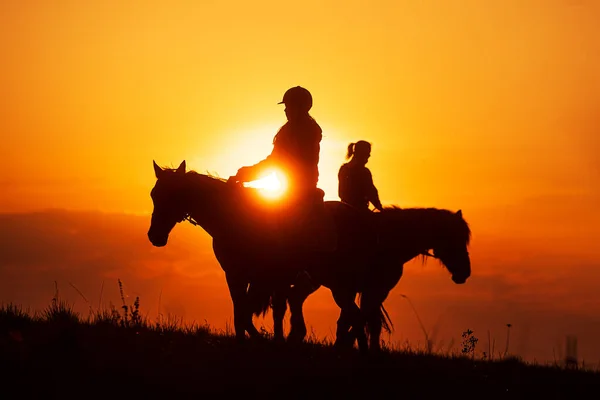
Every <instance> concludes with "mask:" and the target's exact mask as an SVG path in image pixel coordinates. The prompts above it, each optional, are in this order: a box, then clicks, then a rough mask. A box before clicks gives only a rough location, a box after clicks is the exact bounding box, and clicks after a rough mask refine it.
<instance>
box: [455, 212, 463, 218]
mask: <svg viewBox="0 0 600 400" xmlns="http://www.w3.org/2000/svg"><path fill="white" fill-rule="evenodd" d="M456 215H458V216H459V217H461V218H462V210H458V211H457V212H456Z"/></svg>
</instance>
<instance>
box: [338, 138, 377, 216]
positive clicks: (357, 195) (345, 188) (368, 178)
mask: <svg viewBox="0 0 600 400" xmlns="http://www.w3.org/2000/svg"><path fill="white" fill-rule="evenodd" d="M369 157H371V143H369V142H366V141H364V140H359V141H358V142H356V143H350V144H349V145H348V153H347V154H346V159H349V158H350V161H349V162H347V163H345V164H343V165H342V166H341V167H340V170H339V172H338V195H339V196H340V199H341V200H342V201H343V202H344V203H347V204H350V205H352V206H354V207H356V208H359V209H362V210H367V211H368V210H369V202H371V203H372V204H373V205H374V206H375V208H376V209H378V210H379V211H381V210H382V209H383V207H382V205H381V201H380V200H379V192H378V191H377V188H376V187H375V184H374V183H373V176H372V175H371V171H369V169H368V168H367V167H366V165H367V162H368V161H369Z"/></svg>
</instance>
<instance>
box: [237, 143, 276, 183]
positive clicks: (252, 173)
mask: <svg viewBox="0 0 600 400" xmlns="http://www.w3.org/2000/svg"><path fill="white" fill-rule="evenodd" d="M280 154H281V146H279V145H278V144H277V138H275V140H274V141H273V150H272V151H271V154H269V155H268V156H267V158H265V159H264V160H262V161H259V162H258V163H256V164H254V165H250V166H247V167H242V168H240V169H239V170H238V172H237V174H236V175H235V178H236V180H237V181H238V182H252V181H255V180H257V179H260V178H264V176H265V175H266V174H267V173H268V172H269V169H270V168H271V167H273V165H274V164H276V163H277V160H278V159H279V157H280Z"/></svg>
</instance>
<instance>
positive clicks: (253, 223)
mask: <svg viewBox="0 0 600 400" xmlns="http://www.w3.org/2000/svg"><path fill="white" fill-rule="evenodd" d="M153 164H154V171H155V175H156V178H157V181H156V184H155V186H154V188H153V189H152V191H151V193H150V196H151V198H152V201H153V204H154V210H153V212H152V218H151V222H150V228H149V230H148V239H149V240H150V242H151V243H152V244H153V245H154V246H157V247H162V246H165V245H166V244H167V242H168V237H169V233H170V232H171V230H172V229H173V228H174V227H175V225H176V224H177V223H179V222H183V221H185V220H187V221H190V222H192V223H194V224H197V225H200V226H201V227H202V228H203V229H204V230H205V231H206V232H207V233H208V234H209V235H211V236H212V238H213V252H214V254H215V256H216V258H217V260H218V261H219V264H220V266H221V268H222V269H223V271H224V272H225V278H226V281H227V286H228V289H229V292H230V296H231V299H232V302H233V313H234V330H235V335H236V338H237V339H239V340H243V339H244V338H245V334H246V332H247V333H248V334H249V335H250V336H251V337H254V338H256V337H261V336H262V335H261V334H260V333H259V332H258V330H257V329H256V327H255V326H254V324H253V323H252V315H253V314H254V315H258V314H259V313H261V312H263V311H264V310H265V309H266V308H267V307H268V306H269V302H270V301H273V303H274V304H280V303H281V301H280V299H282V300H283V301H284V306H285V301H286V300H285V297H282V296H278V295H277V294H278V293H281V292H283V291H285V288H287V287H289V286H290V285H292V283H293V282H294V281H295V280H296V276H297V275H298V274H299V272H301V271H302V270H303V269H304V268H305V266H306V265H310V264H311V263H314V262H317V260H319V259H320V257H317V256H316V255H317V254H325V253H326V252H327V251H331V250H330V249H332V248H333V247H332V246H331V244H329V245H328V243H331V242H332V240H334V239H335V237H333V239H332V236H335V235H334V234H335V232H333V234H332V233H331V232H328V231H327V229H325V230H324V232H325V234H324V235H321V236H320V237H319V236H318V235H317V238H316V239H317V240H316V243H308V246H307V245H306V244H305V243H300V244H299V245H296V244H295V243H286V242H285V238H284V239H283V243H282V236H281V235H280V234H279V233H280V230H278V229H277V227H276V223H277V218H276V217H277V212H274V211H273V210H271V209H270V208H271V206H265V205H264V202H261V201H260V199H258V196H259V195H258V191H257V190H256V189H252V188H247V187H242V186H241V185H232V184H229V183H227V182H226V181H225V180H224V179H221V178H217V177H213V176H209V175H203V174H199V173H197V172H195V171H188V172H186V163H185V161H183V162H182V163H181V164H180V166H179V167H178V168H176V169H163V168H161V167H159V166H158V165H157V164H156V162H153ZM274 225H275V226H274ZM325 225H326V224H325ZM331 226H333V225H331ZM294 239H295V238H293V237H292V238H291V240H292V241H293V240H294ZM319 239H325V240H319ZM289 241H290V240H288V242H289ZM323 242H324V243H325V244H323ZM279 288H281V290H277V289H279ZM265 293H266V294H268V295H267V296H265V295H264V294H265ZM265 301H266V302H267V303H265ZM338 305H339V304H338ZM340 307H341V308H344V307H353V308H355V309H354V310H348V311H347V312H349V313H350V314H352V315H357V314H358V313H359V312H360V311H359V309H358V307H357V306H356V304H352V305H350V304H345V305H340ZM275 308H277V309H278V310H279V309H280V307H275ZM284 312H285V309H284ZM278 317H279V314H277V315H276V313H274V319H276V321H275V326H276V327H277V326H281V330H278V329H275V336H276V337H277V338H283V315H281V319H282V320H281V322H280V323H279V321H277V318H278Z"/></svg>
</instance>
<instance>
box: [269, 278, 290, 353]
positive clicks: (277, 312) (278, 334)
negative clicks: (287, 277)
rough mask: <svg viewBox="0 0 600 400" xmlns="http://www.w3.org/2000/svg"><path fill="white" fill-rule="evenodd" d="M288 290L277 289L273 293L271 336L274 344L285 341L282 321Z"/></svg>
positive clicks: (285, 309)
mask: <svg viewBox="0 0 600 400" xmlns="http://www.w3.org/2000/svg"><path fill="white" fill-rule="evenodd" d="M288 291H289V289H287V290H286V289H279V290H276V291H275V292H274V293H273V302H272V305H273V336H274V339H275V341H276V342H283V341H284V340H285V338H284V335H283V319H284V318H285V312H286V311H287V297H288Z"/></svg>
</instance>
